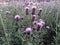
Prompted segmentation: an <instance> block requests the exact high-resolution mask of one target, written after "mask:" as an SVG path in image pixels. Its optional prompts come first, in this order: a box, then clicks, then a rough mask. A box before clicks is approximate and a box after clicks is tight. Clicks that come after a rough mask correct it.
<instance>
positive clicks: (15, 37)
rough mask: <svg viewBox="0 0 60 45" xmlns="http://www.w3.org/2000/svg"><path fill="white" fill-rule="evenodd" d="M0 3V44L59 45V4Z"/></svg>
mask: <svg viewBox="0 0 60 45" xmlns="http://www.w3.org/2000/svg"><path fill="white" fill-rule="evenodd" d="M54 4H55V5H52V4H51V2H50V4H49V5H48V4H47V3H46V5H45V3H44V4H41V3H40V6H38V5H33V4H31V5H30V6H25V7H23V6H22V5H18V4H15V3H14V4H13V5H11V4H9V5H8V6H3V5H1V10H3V11H1V12H0V45H60V38H59V37H60V36H59V35H60V8H59V6H60V4H59V5H57V4H58V3H57V2H56V3H54Z"/></svg>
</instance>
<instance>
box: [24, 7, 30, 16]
mask: <svg viewBox="0 0 60 45" xmlns="http://www.w3.org/2000/svg"><path fill="white" fill-rule="evenodd" d="M25 12H26V15H29V7H25Z"/></svg>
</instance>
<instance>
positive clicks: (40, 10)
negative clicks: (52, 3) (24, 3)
mask: <svg viewBox="0 0 60 45" xmlns="http://www.w3.org/2000/svg"><path fill="white" fill-rule="evenodd" d="M38 11H39V12H38V16H40V15H41V12H42V8H40V9H39V10H38Z"/></svg>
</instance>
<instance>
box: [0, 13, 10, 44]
mask: <svg viewBox="0 0 60 45" xmlns="http://www.w3.org/2000/svg"><path fill="white" fill-rule="evenodd" d="M0 20H1V23H2V26H3V31H4V34H5V37H6V40H7V43H8V45H9V41H8V39H7V38H8V37H7V33H6V31H5V25H4V23H3V19H2V16H1V14H0Z"/></svg>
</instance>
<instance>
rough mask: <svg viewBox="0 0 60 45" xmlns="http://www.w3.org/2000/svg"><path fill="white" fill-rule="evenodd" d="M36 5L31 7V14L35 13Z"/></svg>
mask: <svg viewBox="0 0 60 45" xmlns="http://www.w3.org/2000/svg"><path fill="white" fill-rule="evenodd" d="M35 10H36V6H33V7H32V15H35Z"/></svg>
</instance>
